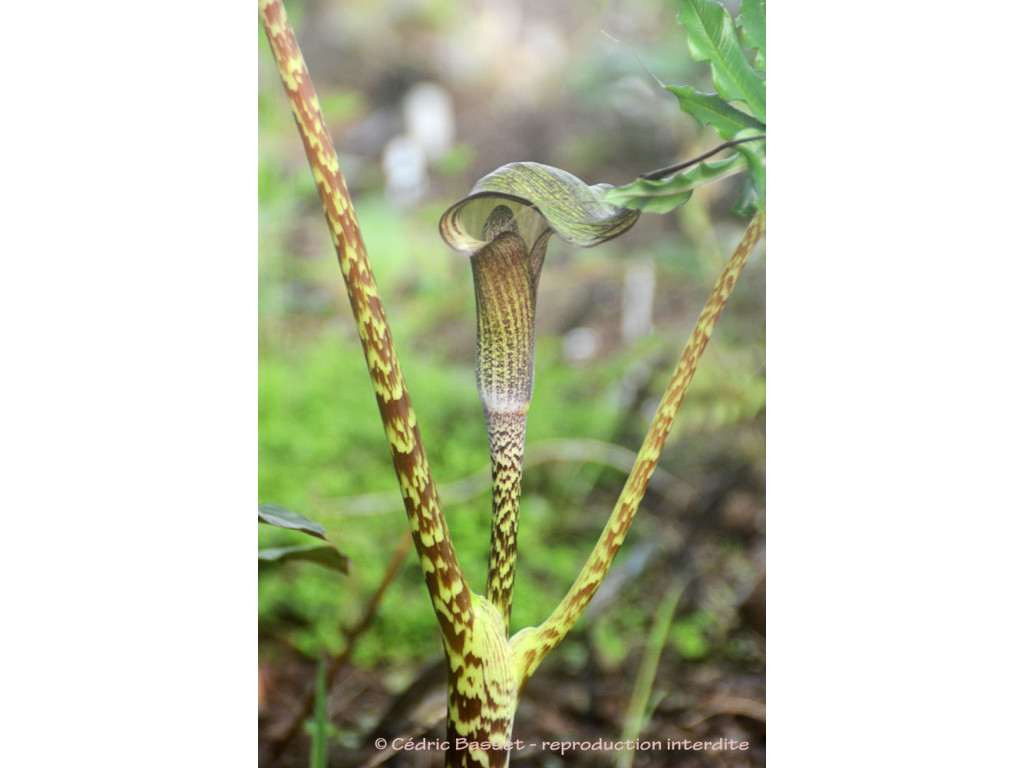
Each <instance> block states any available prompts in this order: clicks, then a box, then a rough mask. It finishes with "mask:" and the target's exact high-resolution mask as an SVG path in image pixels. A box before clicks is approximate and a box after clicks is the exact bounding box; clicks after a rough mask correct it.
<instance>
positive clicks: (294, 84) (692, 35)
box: [260, 0, 766, 766]
mask: <svg viewBox="0 0 1024 768" xmlns="http://www.w3.org/2000/svg"><path fill="white" fill-rule="evenodd" d="M764 16H765V5H764V2H763V0H744V2H743V3H742V6H741V11H740V17H739V25H740V26H739V31H738V32H737V27H736V25H734V22H733V20H732V18H731V17H730V16H729V14H728V12H727V11H726V10H725V9H724V8H723V7H722V6H721V5H719V4H718V3H716V2H712V0H684V2H683V4H682V8H681V10H680V12H679V16H678V19H679V21H680V23H681V24H683V25H684V26H685V27H686V29H687V31H688V33H689V50H690V52H691V54H692V56H693V57H694V59H695V60H697V61H707V62H709V64H710V66H711V73H712V81H713V82H714V85H715V88H716V90H717V93H714V94H706V93H699V92H697V91H695V90H694V89H693V88H691V87H689V86H680V87H676V86H670V87H669V90H670V91H671V92H672V93H674V94H675V95H676V96H677V97H678V99H679V105H680V108H681V109H682V110H683V111H684V112H687V113H688V114H690V115H692V116H693V117H694V118H696V119H697V120H698V121H699V122H700V123H701V124H702V125H709V126H712V127H713V128H714V129H715V130H716V131H717V132H718V133H719V135H721V136H722V138H724V139H727V142H726V144H724V145H723V146H722V147H721V149H728V150H733V154H731V155H728V156H726V157H724V158H722V159H718V160H707V161H706V162H705V161H704V159H705V158H698V160H699V161H700V162H692V163H684V164H679V165H675V166H670V167H668V168H665V169H661V170H659V171H654V172H650V173H647V174H644V175H643V176H642V177H641V178H639V179H638V180H637V181H636V182H634V183H632V184H628V185H625V186H622V187H618V188H613V187H610V186H608V185H596V186H588V185H587V184H585V183H584V182H582V181H580V180H579V179H578V178H576V177H575V176H573V175H572V174H570V173H568V172H566V171H563V170H560V169H557V168H552V167H550V166H545V165H541V164H538V163H529V162H521V163H512V164H510V165H506V166H503V167H502V168H499V169H497V170H495V171H494V172H492V173H490V174H488V175H487V176H485V177H484V178H482V179H481V180H480V181H478V182H477V183H476V185H475V186H474V187H473V188H472V190H471V191H470V192H469V194H468V195H466V197H464V198H462V199H461V200H459V201H457V202H456V203H455V204H453V205H452V206H451V207H450V208H449V209H448V210H447V211H446V212H445V213H444V215H443V216H442V218H441V222H440V231H441V235H442V237H443V238H444V240H445V241H446V242H447V243H448V245H449V246H451V247H452V248H453V249H455V250H456V251H457V252H459V253H462V254H465V255H466V256H467V259H468V261H469V267H470V268H471V269H472V273H473V281H474V286H475V291H476V303H477V316H476V325H477V349H476V378H477V389H478V392H479V395H480V400H481V402H482V404H483V411H484V417H485V423H486V428H487V434H488V439H489V446H490V454H491V463H492V477H493V489H492V499H493V501H492V524H491V547H490V560H489V568H488V574H487V584H486V587H485V589H484V592H483V594H478V593H476V592H474V591H473V590H472V589H471V587H470V585H469V584H468V583H467V581H466V578H465V576H464V573H463V570H462V568H461V566H460V564H459V560H458V557H457V556H456V552H455V547H454V545H453V543H452V540H451V536H450V535H449V532H448V527H447V525H446V523H445V518H444V514H443V512H442V506H441V499H440V498H439V496H438V492H437V489H436V487H435V485H434V481H433V478H432V476H431V472H430V466H429V464H428V462H427V456H426V452H425V450H424V447H423V444H422V441H421V438H420V431H419V427H418V424H417V421H416V415H415V412H414V411H413V407H412V402H411V400H410V397H409V392H408V390H407V389H406V385H405V379H404V377H403V375H402V370H401V367H400V365H399V361H398V357H397V355H396V353H395V349H394V345H393V343H392V338H391V331H390V329H389V327H388V323H387V319H386V318H385V315H384V310H383V306H382V304H381V300H380V296H379V294H378V291H377V285H376V281H375V279H374V274H373V270H372V268H371V266H370V262H369V259H368V257H367V253H366V247H365V245H364V243H363V239H362V235H361V233H360V230H359V226H358V224H357V222H356V218H355V213H354V211H353V207H352V201H351V199H350V198H349V195H348V191H347V189H346V186H345V181H344V177H343V174H342V172H341V168H340V166H339V163H338V159H337V156H336V154H335V151H334V147H333V145H332V142H331V139H330V137H329V135H328V133H327V130H326V126H325V123H324V119H323V115H322V114H321V112H320V108H319V104H318V102H317V98H316V95H315V93H314V90H313V85H312V82H311V80H310V77H309V73H308V71H307V69H306V66H305V62H304V61H303V58H302V54H301V51H300V50H299V47H298V44H297V42H296V40H295V36H294V33H293V32H292V29H291V26H290V24H289V22H288V19H287V16H286V14H285V11H284V8H283V7H282V5H281V2H280V0H260V18H261V21H262V23H263V26H264V29H265V31H266V34H267V38H268V40H269V42H270V47H271V50H272V52H273V55H274V59H275V61H276V63H277V66H278V69H279V71H280V74H281V78H282V82H283V83H284V86H285V90H286V91H287V94H288V97H289V100H290V103H291V108H292V112H293V115H294V117H295V120H296V123H297V125H298V128H299V132H300V135H301V137H302V141H303V144H304V146H305V150H306V154H307V157H308V159H309V162H310V165H311V167H312V170H313V176H314V178H315V180H316V184H317V188H318V191H319V194H320V198H321V200H322V202H323V206H324V211H325V213H326V216H327V222H328V225H329V227H330V231H331V234H332V238H333V242H334V246H335V249H336V251H337V255H338V259H339V262H340V265H341V271H342V274H343V276H344V279H345V285H346V288H347V291H348V296H349V299H350V301H351V304H352V310H353V313H354V316H355V320H356V325H357V328H358V331H359V337H360V339H361V341H362V345H363V351H364V353H365V356H366V362H367V367H368V369H369V374H370V380H371V383H372V385H373V389H374V391H375V393H376V399H377V405H378V408H379V411H380V416H381V419H382V422H383V426H384V431H385V434H386V436H387V439H388V443H389V446H390V450H391V456H392V460H393V462H394V466H395V471H396V474H397V477H398V483H399V486H400V488H401V492H402V497H403V500H404V503H405V509H406V513H407V516H408V520H409V526H410V529H411V531H412V535H413V542H414V544H415V547H416V551H417V554H418V557H419V563H420V567H421V569H422V572H423V577H424V580H425V581H426V585H427V590H428V593H429V597H430V600H431V603H432V605H433V609H434V614H435V616H436V618H437V623H438V626H439V628H440V632H441V636H442V639H443V642H444V649H445V655H446V658H447V667H448V725H447V735H448V738H447V757H446V761H447V765H448V766H504V765H507V764H508V760H509V749H508V746H509V745H510V744H511V743H512V739H511V737H512V724H513V720H514V717H515V711H516V705H517V702H518V699H519V695H520V693H521V691H522V690H523V687H524V686H525V685H526V683H527V681H528V680H529V679H530V677H531V676H532V675H533V674H534V672H535V671H536V670H537V667H538V666H539V665H540V663H541V661H542V660H543V659H544V657H545V656H547V654H548V653H550V652H551V651H552V650H553V649H554V648H555V647H556V646H557V645H558V644H559V642H560V641H561V640H562V638H563V637H565V635H566V633H567V632H569V631H570V630H571V629H572V627H573V626H574V625H575V623H576V621H577V620H578V619H579V617H580V615H581V614H582V613H583V611H584V609H585V608H586V607H587V605H588V604H589V602H590V600H591V598H592V597H593V596H594V594H595V592H596V591H597V588H598V587H599V586H600V584H601V582H602V580H603V579H604V577H605V575H606V574H607V573H608V569H609V567H610V566H611V563H612V560H613V558H614V557H615V554H616V553H617V551H618V549H619V547H620V546H621V545H622V542H623V540H624V538H625V536H626V534H627V532H628V530H629V527H630V525H631V523H632V521H633V518H634V516H635V514H636V510H637V507H638V506H639V504H640V501H641V499H642V498H643V495H644V492H645V490H646V488H647V484H648V482H649V481H650V479H651V475H652V473H653V472H654V468H655V466H656V464H657V462H658V458H659V456H660V454H661V451H662V448H663V446H664V444H665V440H666V438H667V436H668V433H669V430H670V428H671V426H672V423H673V420H674V418H675V415H676V413H677V412H678V410H679V406H680V404H681V402H682V400H683V396H684V395H685V393H686V389H687V387H688V385H689V383H690V380H691V379H692V377H693V375H694V371H695V370H696V366H697V362H698V360H699V359H700V356H701V354H702V353H703V351H704V348H705V346H706V345H707V343H708V340H709V338H710V336H711V332H712V330H713V329H714V326H715V323H716V322H717V320H718V317H719V315H720V314H721V312H722V310H723V308H724V306H725V302H726V300H727V299H728V297H729V295H730V293H731V292H732V289H733V286H734V285H735V284H736V281H737V279H738V278H739V275H740V272H741V271H742V269H743V267H744V265H745V264H746V261H747V259H748V257H749V256H750V253H751V252H752V250H753V248H754V246H755V245H756V243H757V242H758V240H759V239H760V238H761V236H762V234H763V233H764V228H765V144H766V139H765V80H764V68H765V62H764V51H765V44H764ZM741 39H742V41H743V43H744V44H745V45H746V48H744V47H743V46H742V45H741V43H740V40H741ZM736 173H743V174H745V177H746V178H745V182H744V186H743V191H742V193H741V196H740V200H739V201H738V202H737V204H736V206H735V208H734V210H735V211H736V212H738V213H741V214H743V215H748V216H751V217H752V218H751V220H750V223H749V225H748V227H747V229H746V232H745V234H744V235H743V237H742V239H741V240H740V242H739V244H738V245H737V247H736V249H735V251H734V252H733V254H732V256H731V258H730V259H729V260H728V262H727V264H726V266H725V268H724V270H723V271H722V274H721V275H720V277H719V279H718V281H717V283H716V284H715V287H714V289H713V290H712V293H711V296H710V298H709V299H708V301H707V303H706V304H705V306H704V309H703V311H702V312H701V314H700V317H699V318H698V320H697V323H696V326H695V328H694V330H693V332H692V334H691V335H690V338H689V339H688V340H687V342H686V344H685V347H684V349H683V352H682V355H681V357H680V359H679V362H678V364H677V365H676V368H675V370H674V372H673V374H672V376H671V379H670V381H669V383H668V386H667V387H666V390H665V393H664V395H663V397H662V399H661V403H660V405H659V407H658V410H657V413H656V415H655V417H654V420H653V421H652V423H651V425H650V428H649V429H648V432H647V435H646V437H645V439H644V442H643V444H642V446H641V448H640V450H639V452H638V454H637V458H636V461H635V463H634V465H633V468H632V471H631V472H630V474H629V477H628V479H627V481H626V484H625V486H624V488H623V489H622V492H621V494H620V496H619V499H618V501H617V502H616V504H615V506H614V508H613V509H612V511H611V514H610V516H609V519H608V522H607V524H606V525H605V528H604V530H603V531H602V533H601V535H600V537H599V539H598V541H597V542H596V544H595V546H594V549H593V551H592V552H591V554H590V557H589V558H588V559H587V561H586V563H585V564H584V566H583V568H582V570H581V571H580V573H579V576H578V577H577V578H576V581H575V582H574V583H573V585H572V587H571V588H570V589H569V591H568V593H567V594H566V595H565V597H564V598H563V599H562V601H561V602H560V603H559V604H558V605H557V606H556V607H555V608H554V610H553V611H552V613H551V614H550V616H549V617H548V618H547V619H546V620H545V621H544V622H542V623H541V624H540V625H539V626H536V627H527V628H525V629H522V630H520V631H519V632H517V633H515V634H514V635H512V636H510V635H509V626H510V616H511V610H512V596H513V586H514V582H515V566H516V538H517V531H518V527H519V519H518V518H519V493H520V490H519V489H520V478H521V474H522V460H523V451H524V440H525V434H526V422H527V412H528V410H529V405H530V397H531V394H532V389H533V378H534V374H535V372H534V364H533V344H534V317H535V312H536V302H537V286H538V282H539V280H540V278H541V271H542V267H543V264H544V257H545V253H546V249H547V246H548V243H549V241H550V238H551V237H552V236H556V237H559V238H561V239H562V240H564V241H566V242H567V243H569V244H571V245H573V246H577V247H581V248H591V247H595V246H599V245H601V244H602V243H605V242H607V241H608V240H610V239H612V238H615V237H618V236H620V235H622V234H624V233H625V232H627V231H628V230H629V228H630V227H631V226H632V225H633V224H634V223H635V222H636V220H637V218H638V217H639V216H640V215H641V212H642V211H651V212H664V211H668V210H672V209H673V208H676V207H678V206H679V205H682V204H684V203H685V202H686V201H687V200H688V199H689V197H690V195H691V194H692V191H693V189H694V188H695V187H697V186H699V185H701V184H706V183H709V182H711V181H715V180H717V179H721V178H724V177H725V176H728V175H732V174H736Z"/></svg>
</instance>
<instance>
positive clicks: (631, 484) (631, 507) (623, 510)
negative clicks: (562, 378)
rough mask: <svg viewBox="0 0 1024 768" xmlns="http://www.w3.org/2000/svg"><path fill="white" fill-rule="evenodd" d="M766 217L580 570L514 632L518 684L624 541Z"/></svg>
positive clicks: (696, 332)
mask: <svg viewBox="0 0 1024 768" xmlns="http://www.w3.org/2000/svg"><path fill="white" fill-rule="evenodd" d="M764 221H765V219H764V214H762V213H759V214H757V215H756V216H755V217H754V218H753V219H752V220H751V222H750V225H749V226H748V227H747V231H746V232H745V233H744V235H743V239H742V240H741V241H740V244H739V245H738V246H737V247H736V250H735V251H734V252H733V254H732V256H731V257H730V259H729V261H728V263H727V264H726V265H725V269H724V270H723V271H722V274H721V275H720V276H719V278H718V282H716V283H715V287H714V289H713V290H712V292H711V296H710V297H709V298H708V300H707V303H705V305H704V309H703V311H702V312H701V313H700V317H699V318H698V319H697V324H696V326H695V327H694V329H693V332H692V333H691V334H690V338H689V339H688V340H687V342H686V347H685V348H684V349H683V354H682V356H681V357H680V359H679V362H678V364H677V365H676V369H675V371H674V373H673V374H672V378H671V380H670V381H669V384H668V387H667V388H666V390H665V394H664V395H663V396H662V399H661V404H660V405H659V406H658V411H657V413H656V414H655V417H654V421H653V422H652V423H651V426H650V428H649V429H648V431H647V436H646V437H645V438H644V442H643V444H642V445H641V447H640V450H639V451H638V452H637V457H636V461H635V462H634V463H633V470H632V471H631V472H630V474H629V478H628V479H627V480H626V485H625V487H624V488H623V489H622V493H621V494H620V496H619V500H618V501H617V502H616V505H615V509H614V511H613V513H612V515H611V516H610V517H609V519H608V523H607V524H606V525H605V527H604V530H603V531H602V532H601V538H600V539H599V540H598V542H597V544H596V545H595V546H594V549H593V551H592V552H591V553H590V557H589V558H588V559H587V562H586V564H585V565H584V566H583V570H582V571H581V572H580V575H579V576H578V577H577V578H576V581H575V583H574V584H573V585H572V587H571V588H570V589H569V592H568V594H566V596H565V597H564V598H563V599H562V602H561V603H560V604H559V605H558V607H557V608H556V609H555V610H554V612H553V613H552V614H551V615H550V616H549V617H548V618H547V619H546V620H545V621H544V622H543V623H542V624H541V625H540V626H539V627H536V628H533V627H530V628H527V629H524V630H522V631H520V632H518V633H516V635H515V636H514V637H513V638H512V645H513V648H514V649H515V654H516V662H517V664H518V665H519V666H520V672H521V675H522V685H525V684H526V682H527V681H528V680H529V679H530V677H531V676H532V675H533V673H534V672H535V671H536V670H537V667H538V666H539V665H540V662H541V661H542V660H543V659H544V657H545V656H547V655H548V653H550V652H551V650H552V649H553V648H554V647H555V646H557V645H558V644H559V643H560V642H561V641H562V638H564V637H565V635H566V633H568V632H569V630H570V629H572V628H573V626H575V624H576V622H577V621H578V620H579V617H580V615H581V614H582V613H583V611H584V609H586V607H587V605H589V604H590V601H591V599H593V597H594V593H595V592H597V588H598V587H599V586H601V582H602V581H604V577H605V576H606V575H607V574H608V569H609V568H610V567H611V564H612V560H613V559H614V558H615V555H616V553H617V552H618V551H619V547H621V546H622V542H623V540H624V539H625V538H626V533H627V532H628V531H629V527H630V525H632V523H633V518H634V517H635V516H636V511H637V508H638V507H639V506H640V501H641V500H642V499H643V496H644V492H645V491H646V490H647V484H648V483H649V482H650V479H651V475H652V474H653V473H654V468H655V466H656V465H657V463H658V458H659V457H660V456H661V451H662V448H664V446H665V440H666V438H667V437H668V432H669V429H671V427H672V422H673V421H674V420H675V417H676V414H677V413H678V411H679V406H680V405H681V404H682V401H683V396H684V395H685V394H686V390H687V388H688V387H689V385H690V381H691V380H692V379H693V374H694V372H695V371H696V369H697V363H698V361H699V360H700V358H701V355H702V354H703V353H704V349H705V347H707V344H708V339H709V338H710V337H711V332H712V331H713V330H714V328H715V324H716V323H717V322H718V318H719V316H720V315H721V314H722V310H723V309H724V308H725V302H726V300H728V298H729V295H730V294H731V293H732V289H733V286H735V285H736V281H737V279H738V278H739V276H740V273H741V272H742V271H743V267H744V266H745V265H746V263H747V259H748V258H749V257H750V254H751V252H752V251H753V250H754V246H755V245H756V244H757V242H758V240H760V239H761V235H762V234H763V233H764V226H765V224H764Z"/></svg>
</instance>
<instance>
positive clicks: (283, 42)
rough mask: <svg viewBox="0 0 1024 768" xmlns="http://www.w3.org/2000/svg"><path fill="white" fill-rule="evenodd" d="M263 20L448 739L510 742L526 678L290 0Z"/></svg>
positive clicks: (479, 759)
mask: <svg viewBox="0 0 1024 768" xmlns="http://www.w3.org/2000/svg"><path fill="white" fill-rule="evenodd" d="M259 10H260V20H261V22H262V24H263V28H264V31H265V32H266V34H267V40H268V41H269V43H270V49H271V51H272V53H273V55H274V61H275V63H276V64H277V68H278V72H279V73H280V75H281V80H282V82H283V84H284V88H285V91H286V93H287V95H288V100H289V103H290V104H291V109H292V114H293V115H294V117H295V122H296V124H297V125H298V128H299V134H300V135H301V137H302V143H303V146H304V147H305V150H306V157H307V158H308V160H309V164H310V167H311V168H312V171H313V177H314V179H315V180H316V185H317V191H318V192H319V194H320V200H321V202H322V203H323V206H324V213H325V215H326V217H327V223H328V226H329V227H330V231H331V237H332V239H333V241H334V247H335V250H336V252H337V254H338V261H339V263H340V265H341V272H342V275H343V276H344V278H345V286H346V289H347V291H348V296H349V301H350V303H351V305H352V312H353V315H354V316H355V320H356V326H357V328H358V330H359V338H360V340H361V341H362V345H363V352H364V354H365V356H366V363H367V367H368V368H369V371H370V379H371V381H372V383H373V389H374V392H375V393H376V396H377V406H378V409H379V410H380V415H381V419H382V421H383V423H384V432H385V434H386V436H387V440H388V445H389V446H390V449H391V457H392V461H393V463H394V465H395V471H396V473H397V475H398V482H399V486H400V487H401V491H402V498H403V500H404V502H405V509H406V514H407V516H408V518H409V526H410V528H411V530H412V535H413V542H414V544H415V545H416V552H417V554H418V555H419V561H420V567H421V569H422V571H423V576H424V579H425V581H426V583H427V589H428V591H429V593H430V598H431V601H432V603H433V607H434V614H435V616H436V617H437V621H438V624H439V625H440V628H441V636H442V639H443V641H444V646H445V653H446V656H447V658H448V670H449V671H448V734H449V739H450V740H451V741H453V742H454V740H455V739H456V738H462V739H465V740H466V741H468V742H483V741H495V742H501V743H504V742H506V741H508V738H509V736H510V734H511V730H512V718H513V717H514V715H515V708H516V698H517V685H516V683H517V681H516V680H515V677H514V675H513V670H514V664H513V661H512V655H511V649H510V648H509V645H508V642H507V640H506V636H505V631H504V627H503V625H502V622H501V617H500V616H499V615H498V613H497V611H496V610H495V609H494V607H493V606H491V605H490V604H489V603H487V602H486V601H485V600H484V599H483V598H481V597H479V596H477V595H474V594H472V593H471V592H470V590H469V587H468V585H467V584H466V580H465V577H464V576H463V572H462V569H461V567H460V566H459V562H458V559H457V558H456V556H455V549H454V547H453V546H452V542H451V536H450V535H449V532H448V527H447V525H446V524H445V521H444V516H443V515H442V512H441V503H440V499H439V498H438V495H437V489H436V487H435V485H434V481H433V478H432V476H431V473H430V467H429V465H428V463H427V456H426V453H425V451H424V450H423V444H422V441H421V439H420V432H419V427H418V426H417V423H416V415H415V413H414V412H413V409H412V403H411V401H410V399H409V393H408V390H407V389H406V386H405V379H404V377H403V376H402V371H401V368H400V367H399V364H398V355H397V354H396V352H395V348H394V343H393V341H392V338H391V330H390V328H389V327H388V323H387V319H386V317H385V315H384V308H383V306H382V305H381V301H380V296H379V295H378V292H377V284H376V280H375V279H374V276H373V270H372V269H371V267H370V262H369V260H368V258H367V255H366V246H365V244H364V243H363V238H362V234H361V232H360V230H359V225H358V224H357V222H356V219H355V214H354V213H353V209H352V201H351V199H350V198H349V194H348V189H347V187H346V185H345V179H344V177H343V175H342V173H341V167H340V165H339V163H338V157H337V154H336V152H335V150H334V145H333V143H332V141H331V138H330V135H329V133H328V132H327V126H326V123H325V121H324V117H323V114H322V112H321V110H320V105H319V102H318V100H317V97H316V93H315V92H314V89H313V84H312V82H311V80H310V77H309V72H308V70H307V69H306V64H305V61H304V60H303V57H302V52H301V51H300V50H299V46H298V42H297V41H296V39H295V33H294V32H293V30H292V28H291V24H290V23H289V22H288V17H287V15H286V14H285V11H284V7H283V6H282V5H281V2H280V0H260V3H259ZM507 759H508V753H507V752H504V753H502V752H494V751H490V750H488V751H484V750H472V749H469V748H468V747H464V748H462V749H455V748H453V749H449V750H448V754H447V762H448V765H449V766H451V767H452V768H454V766H461V767H465V768H475V767H476V766H503V765H506V764H507Z"/></svg>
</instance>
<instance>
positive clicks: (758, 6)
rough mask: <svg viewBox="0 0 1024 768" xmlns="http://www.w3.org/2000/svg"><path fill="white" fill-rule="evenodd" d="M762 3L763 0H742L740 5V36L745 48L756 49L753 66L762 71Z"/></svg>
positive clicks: (763, 32) (763, 37)
mask: <svg viewBox="0 0 1024 768" xmlns="http://www.w3.org/2000/svg"><path fill="white" fill-rule="evenodd" d="M764 3H765V0H743V4H742V5H740V18H739V22H740V37H741V38H743V44H744V45H745V46H747V48H753V49H755V50H756V51H757V55H756V56H755V57H754V66H755V67H757V68H758V69H760V70H761V71H762V72H764V40H765V31H764V28H765V23H764Z"/></svg>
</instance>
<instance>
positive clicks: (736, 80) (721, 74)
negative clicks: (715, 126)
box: [677, 0, 765, 123]
mask: <svg viewBox="0 0 1024 768" xmlns="http://www.w3.org/2000/svg"><path fill="white" fill-rule="evenodd" d="M677 18H678V20H679V23H680V24H682V25H684V26H685V27H686V30H687V32H689V47H690V53H691V54H692V55H693V58H694V60H695V61H707V62H710V63H711V79H712V80H713V81H714V83H715V88H717V89H718V93H719V94H720V95H721V96H722V98H723V99H725V100H726V101H742V102H744V103H745V104H747V106H749V107H750V111H751V112H753V113H754V116H755V117H756V118H758V119H759V120H760V121H761V122H762V123H763V122H765V85H764V79H763V78H762V77H760V76H759V75H758V74H757V73H756V72H755V71H754V69H753V67H751V66H750V64H748V63H747V60H746V58H745V56H744V54H743V49H742V48H741V47H740V43H739V39H738V38H737V36H736V28H735V27H734V26H733V23H732V18H731V17H730V16H729V12H728V11H726V10H725V8H723V7H722V6H721V5H719V4H718V3H716V2H712V0H683V5H682V7H681V8H680V9H679V16H678V17H677Z"/></svg>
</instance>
